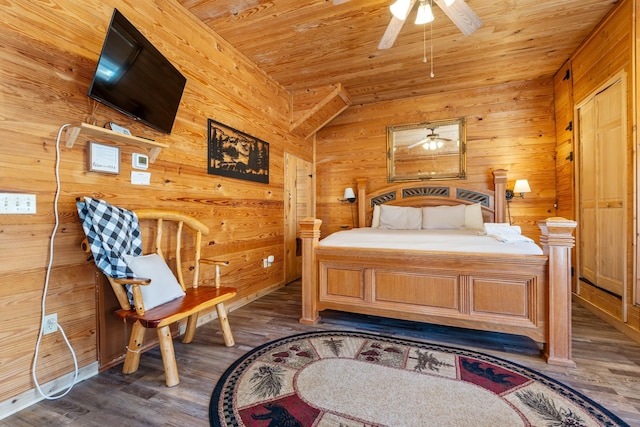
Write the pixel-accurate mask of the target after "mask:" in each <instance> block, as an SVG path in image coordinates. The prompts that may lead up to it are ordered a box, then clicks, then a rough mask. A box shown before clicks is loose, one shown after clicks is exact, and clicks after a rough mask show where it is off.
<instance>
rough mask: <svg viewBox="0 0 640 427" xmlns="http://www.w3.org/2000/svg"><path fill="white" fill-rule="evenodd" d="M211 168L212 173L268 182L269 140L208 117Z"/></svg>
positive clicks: (209, 171)
mask: <svg viewBox="0 0 640 427" xmlns="http://www.w3.org/2000/svg"><path fill="white" fill-rule="evenodd" d="M207 125H208V132H207V133H208V136H207V139H208V167H207V172H208V173H209V174H211V175H220V176H226V177H229V178H237V179H244V180H247V181H254V182H261V183H264V184H268V183H269V143H268V142H265V141H263V140H261V139H258V138H255V137H253V136H251V135H248V134H246V133H244V132H241V131H239V130H236V129H234V128H232V127H229V126H227V125H224V124H222V123H220V122H217V121H215V120H213V119H208V124H207Z"/></svg>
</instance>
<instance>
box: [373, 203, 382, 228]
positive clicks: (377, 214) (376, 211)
mask: <svg viewBox="0 0 640 427" xmlns="http://www.w3.org/2000/svg"><path fill="white" fill-rule="evenodd" d="M379 227H380V205H375V206H374V207H373V217H372V218H371V228H379Z"/></svg>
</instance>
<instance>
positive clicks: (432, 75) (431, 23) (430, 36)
mask: <svg viewBox="0 0 640 427" xmlns="http://www.w3.org/2000/svg"><path fill="white" fill-rule="evenodd" d="M431 3H432V4H431V6H433V1H432V2H431ZM429 32H430V34H429V42H430V44H431V74H430V77H431V78H434V77H435V76H436V75H435V74H433V21H431V22H430V23H429Z"/></svg>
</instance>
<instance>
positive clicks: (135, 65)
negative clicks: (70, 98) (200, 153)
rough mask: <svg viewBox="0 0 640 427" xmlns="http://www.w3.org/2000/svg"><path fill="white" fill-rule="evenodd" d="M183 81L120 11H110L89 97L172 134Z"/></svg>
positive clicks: (183, 78) (184, 82)
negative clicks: (108, 23)
mask: <svg viewBox="0 0 640 427" xmlns="http://www.w3.org/2000/svg"><path fill="white" fill-rule="evenodd" d="M186 81H187V79H186V78H185V77H184V76H183V75H182V74H181V73H180V72H179V71H178V70H177V69H176V68H175V67H174V66H173V65H172V64H171V63H170V62H169V61H168V60H167V59H166V58H165V57H164V56H163V55H162V54H161V53H160V52H159V51H158V49H156V48H155V47H154V46H153V45H152V44H151V43H150V42H149V41H148V40H147V39H146V38H145V37H144V36H143V35H142V33H140V31H138V30H137V29H136V28H135V27H134V26H133V25H132V24H131V22H129V21H128V20H127V19H126V18H125V17H124V15H122V13H120V12H119V11H118V10H117V9H115V10H114V11H113V16H112V17H111V23H110V25H109V29H108V30H107V35H106V37H105V40H104V44H103V46H102V52H101V53H100V58H99V60H98V66H97V67H96V72H95V75H94V77H93V81H92V82H91V86H90V87H89V93H88V95H89V97H90V98H92V99H95V100H96V101H98V102H100V103H102V104H105V105H108V106H109V107H111V108H114V109H116V110H118V111H120V112H121V113H123V114H125V115H127V116H129V117H131V118H133V119H134V120H139V121H140V122H142V123H144V124H145V125H147V126H149V127H151V128H153V129H156V130H158V131H161V132H164V133H171V129H172V127H173V122H174V121H175V118H176V113H177V111H178V106H179V105H180V98H182V92H183V91H184V86H185V84H186Z"/></svg>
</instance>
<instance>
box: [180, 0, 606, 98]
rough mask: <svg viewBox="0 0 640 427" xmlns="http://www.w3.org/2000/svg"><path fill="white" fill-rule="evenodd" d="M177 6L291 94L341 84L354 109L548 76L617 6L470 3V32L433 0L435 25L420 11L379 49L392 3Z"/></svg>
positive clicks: (228, 0) (599, 0)
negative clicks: (418, 18) (474, 18)
mask: <svg viewBox="0 0 640 427" xmlns="http://www.w3.org/2000/svg"><path fill="white" fill-rule="evenodd" d="M179 1H180V2H181V3H182V5H183V6H184V7H185V8H187V9H188V10H190V11H191V12H192V13H193V14H194V15H195V16H197V17H198V18H199V19H201V20H202V21H203V22H204V23H205V24H206V25H208V26H210V27H211V28H212V29H213V30H214V31H216V32H217V33H218V34H220V35H221V36H222V37H223V38H224V39H225V40H227V41H228V42H229V43H231V44H232V45H233V46H234V47H236V48H237V49H238V50H239V51H240V52H242V53H243V54H244V55H246V56H247V57H248V58H250V59H251V60H252V61H253V62H255V63H256V64H258V65H259V66H260V67H261V68H262V69H264V70H265V71H266V72H267V73H268V74H269V75H271V76H272V77H273V78H274V79H275V80H277V81H278V82H280V83H281V84H282V85H283V86H284V87H285V88H287V89H288V90H290V91H292V92H295V91H300V90H306V89H313V88H318V87H322V86H327V85H330V84H337V83H341V84H342V85H343V87H344V88H345V89H346V91H347V92H348V93H349V95H350V96H351V99H352V101H353V104H365V103H371V102H378V101H383V100H390V99H398V98H407V97H412V96H422V95H427V94H431V93H436V92H449V91H455V90H460V89H464V88H467V87H479V86H485V85H491V84H498V83H506V82H512V81H521V80H529V79H534V78H538V77H545V76H552V75H554V74H555V73H556V71H557V70H558V69H559V68H560V67H561V66H562V64H563V63H564V62H565V61H566V59H567V58H568V57H569V55H570V54H571V53H572V52H573V51H574V50H575V49H576V47H577V46H578V45H579V44H580V42H581V41H582V40H584V39H585V38H586V37H587V36H588V34H589V33H590V31H591V30H592V29H593V28H594V27H595V26H596V24H597V23H598V22H600V21H601V20H602V18H603V17H604V16H605V15H606V14H607V12H609V11H610V10H611V9H612V8H613V6H614V5H615V3H616V1H615V0H467V4H468V5H469V6H470V7H471V8H472V9H473V10H474V11H475V12H476V14H477V15H478V16H479V17H480V19H481V20H482V21H483V25H482V27H481V28H480V29H479V30H478V31H476V32H475V33H473V34H471V35H469V36H465V35H463V34H462V33H461V32H460V31H459V30H458V28H457V27H456V26H455V25H454V24H453V23H452V22H451V20H449V18H448V17H447V16H446V15H445V14H444V13H443V12H442V10H440V9H439V8H438V7H437V6H436V5H435V2H434V4H433V12H434V15H435V21H434V22H433V24H432V26H430V25H429V24H427V25H426V26H422V25H415V24H414V22H413V21H414V20H415V15H416V9H417V7H414V8H413V10H412V12H411V13H410V15H409V17H408V18H407V20H406V22H405V24H404V26H403V27H402V30H401V31H400V34H399V36H398V38H397V40H396V42H395V44H394V46H393V47H392V48H390V49H387V50H379V49H378V42H379V41H380V38H381V37H382V35H383V34H384V31H385V29H386V26H387V24H388V23H389V20H390V18H391V13H390V11H389V5H390V4H391V3H393V0H366V1H365V0H333V1H332V0H179ZM457 1H463V0H457ZM431 31H432V33H433V58H434V60H433V70H434V74H435V77H434V78H430V77H429V74H430V71H431V68H430V67H431V63H430V61H429V60H428V61H427V63H426V64H425V63H423V52H424V48H425V43H424V41H425V39H426V53H427V57H429V56H430V55H429V45H430V42H429V40H430V36H431Z"/></svg>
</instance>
